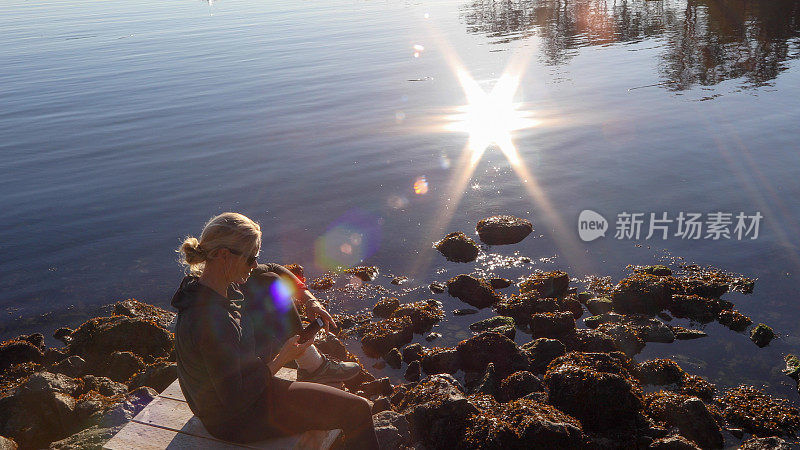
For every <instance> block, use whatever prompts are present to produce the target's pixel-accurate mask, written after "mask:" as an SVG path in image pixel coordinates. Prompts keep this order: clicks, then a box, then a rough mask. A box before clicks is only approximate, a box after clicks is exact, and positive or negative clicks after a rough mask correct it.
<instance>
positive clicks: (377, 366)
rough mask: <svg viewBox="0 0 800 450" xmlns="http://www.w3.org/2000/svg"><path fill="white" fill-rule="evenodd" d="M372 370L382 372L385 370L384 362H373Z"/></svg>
mask: <svg viewBox="0 0 800 450" xmlns="http://www.w3.org/2000/svg"><path fill="white" fill-rule="evenodd" d="M372 368H373V369H376V370H383V369H385V368H386V361H384V360H378V361H375V364H373V365H372ZM398 369H399V367H398Z"/></svg>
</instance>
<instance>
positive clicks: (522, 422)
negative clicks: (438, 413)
mask: <svg viewBox="0 0 800 450" xmlns="http://www.w3.org/2000/svg"><path fill="white" fill-rule="evenodd" d="M470 399H472V400H473V402H474V403H475V404H477V405H479V408H480V410H481V412H480V414H474V415H472V416H471V417H470V418H469V419H468V425H467V427H466V430H465V432H464V435H463V441H462V442H460V445H459V446H458V447H460V448H465V449H481V450H483V449H491V450H504V449H562V448H563V449H566V448H581V447H582V446H583V442H584V439H585V436H584V434H583V430H582V428H581V423H580V422H578V421H577V420H576V419H575V418H574V417H571V416H569V415H567V414H564V413H563V412H561V411H559V410H557V409H556V408H553V407H552V406H550V405H548V404H545V403H540V402H537V401H534V400H529V399H519V400H514V401H512V402H509V403H498V402H496V401H495V400H494V399H493V398H491V397H488V396H472V397H470ZM445 447H446V448H450V446H445Z"/></svg>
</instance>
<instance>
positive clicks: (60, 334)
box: [53, 327, 72, 345]
mask: <svg viewBox="0 0 800 450" xmlns="http://www.w3.org/2000/svg"><path fill="white" fill-rule="evenodd" d="M53 337H54V338H56V339H58V340H59V341H61V342H63V343H64V345H69V343H70V341H72V329H71V328H67V327H61V328H59V329H57V330H56V331H55V332H54V333H53Z"/></svg>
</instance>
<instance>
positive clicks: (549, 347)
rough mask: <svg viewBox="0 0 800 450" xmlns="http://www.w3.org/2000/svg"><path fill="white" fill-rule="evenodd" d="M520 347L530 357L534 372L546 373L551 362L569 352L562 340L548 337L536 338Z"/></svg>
mask: <svg viewBox="0 0 800 450" xmlns="http://www.w3.org/2000/svg"><path fill="white" fill-rule="evenodd" d="M520 348H521V350H522V351H523V352H524V353H525V355H526V356H527V357H528V360H529V361H530V370H531V371H533V372H534V373H544V371H545V370H546V369H547V365H548V364H550V362H552V361H553V360H554V359H556V358H558V357H559V356H562V355H564V354H565V353H566V352H567V350H566V347H565V346H564V344H563V343H561V341H559V340H557V339H548V338H539V339H534V340H532V341H531V342H528V343H527V344H525V345H523V346H522V347H520Z"/></svg>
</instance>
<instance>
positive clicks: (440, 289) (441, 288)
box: [428, 281, 447, 294]
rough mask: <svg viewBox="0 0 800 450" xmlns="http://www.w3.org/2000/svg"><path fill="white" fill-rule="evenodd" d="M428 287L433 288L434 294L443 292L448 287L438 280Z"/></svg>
mask: <svg viewBox="0 0 800 450" xmlns="http://www.w3.org/2000/svg"><path fill="white" fill-rule="evenodd" d="M428 289H430V290H431V292H433V293H434V294H441V293H442V292H444V291H445V289H447V286H446V285H445V284H444V283H439V282H438V281H434V282H433V283H431V284H430V285H429V286H428Z"/></svg>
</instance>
